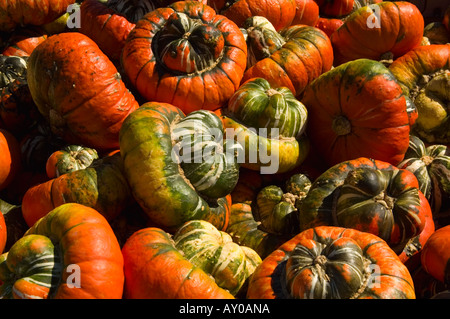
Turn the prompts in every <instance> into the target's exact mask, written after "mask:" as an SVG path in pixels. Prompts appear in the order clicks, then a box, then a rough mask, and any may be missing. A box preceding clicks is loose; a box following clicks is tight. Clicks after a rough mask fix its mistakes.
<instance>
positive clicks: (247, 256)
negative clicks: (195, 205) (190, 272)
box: [173, 220, 262, 295]
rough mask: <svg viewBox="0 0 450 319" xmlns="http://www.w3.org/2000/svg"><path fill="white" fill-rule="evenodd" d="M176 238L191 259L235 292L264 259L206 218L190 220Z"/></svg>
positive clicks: (188, 258)
mask: <svg viewBox="0 0 450 319" xmlns="http://www.w3.org/2000/svg"><path fill="white" fill-rule="evenodd" d="M173 240H174V242H175V247H176V248H177V249H178V250H180V251H182V252H183V254H184V256H185V258H186V259H187V260H189V261H190V262H191V263H192V264H193V265H194V266H196V267H199V268H200V269H203V271H205V272H206V273H208V274H210V275H211V276H213V277H214V280H215V282H216V283H217V285H218V286H219V287H221V288H223V289H226V290H228V291H229V292H230V293H231V294H232V295H236V294H237V293H238V292H239V290H240V289H241V288H242V287H243V286H244V284H245V282H246V280H247V279H248V278H249V277H250V276H251V275H252V273H253V271H254V270H255V268H256V267H257V266H258V265H259V264H260V263H261V261H262V260H261V257H260V256H259V255H258V254H257V253H256V252H255V251H254V250H253V249H251V248H249V247H246V246H240V245H238V244H236V243H235V242H233V240H232V238H231V236H230V235H229V234H228V233H226V232H224V231H220V230H218V229H217V228H216V227H214V226H213V225H212V224H211V223H209V222H207V221H204V220H191V221H188V222H186V223H185V224H183V225H182V226H181V227H180V228H179V229H178V230H177V232H176V233H175V234H174V236H173Z"/></svg>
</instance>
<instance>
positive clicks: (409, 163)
mask: <svg viewBox="0 0 450 319" xmlns="http://www.w3.org/2000/svg"><path fill="white" fill-rule="evenodd" d="M398 167H399V168H403V169H407V170H408V171H411V172H412V173H413V174H414V175H415V176H416V178H417V180H418V181H419V188H420V190H421V191H422V193H423V194H424V195H425V197H426V198H427V199H428V200H429V202H430V205H431V208H432V210H433V213H434V214H438V213H439V211H440V209H441V207H442V205H443V203H444V204H445V203H448V202H449V200H450V154H449V151H448V149H447V146H446V145H441V144H432V145H428V146H427V145H425V143H424V142H423V141H422V140H421V139H420V138H419V137H417V136H414V135H411V136H410V141H409V148H408V150H407V151H406V154H405V158H404V160H403V161H402V162H401V163H400V164H399V165H398Z"/></svg>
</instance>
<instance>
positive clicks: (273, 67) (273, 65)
mask: <svg viewBox="0 0 450 319" xmlns="http://www.w3.org/2000/svg"><path fill="white" fill-rule="evenodd" d="M255 22H256V21H255ZM248 27H251V25H249V26H248ZM248 27H247V29H248ZM264 27H266V26H264ZM279 36H281V38H283V39H284V43H283V44H282V45H281V47H278V48H277V49H276V47H274V49H275V50H273V52H271V53H270V55H269V56H267V57H263V58H262V59H261V60H258V61H256V63H254V64H253V65H251V66H249V68H247V70H246V71H245V73H244V75H243V77H242V81H247V80H249V79H251V78H254V77H262V78H265V79H267V80H268V81H269V83H270V84H271V85H272V86H274V87H287V88H288V89H289V90H291V91H292V93H293V94H294V96H295V97H301V95H302V93H303V91H304V90H305V88H306V87H307V86H308V84H309V83H311V82H312V81H313V80H314V79H316V78H317V77H319V76H320V75H321V74H322V73H325V72H327V71H329V70H330V69H331V67H332V66H333V56H334V55H333V47H332V46H331V41H330V39H329V38H328V36H327V35H326V34H325V33H324V32H323V31H322V30H320V29H318V28H316V27H313V26H309V25H302V24H296V25H291V26H289V27H287V28H285V29H282V30H280V31H279ZM267 39H270V40H274V38H273V37H267V38H265V37H263V38H260V39H258V40H257V41H255V42H253V46H255V45H256V46H264V45H263V44H262V42H263V41H264V40H267ZM280 44H281V43H280ZM278 46H279V45H278ZM252 50H253V49H252Z"/></svg>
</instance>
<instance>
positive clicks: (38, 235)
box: [0, 203, 125, 299]
mask: <svg viewBox="0 0 450 319" xmlns="http://www.w3.org/2000/svg"><path fill="white" fill-rule="evenodd" d="M30 263H31V264H32V265H33V266H32V267H30ZM124 278H125V276H124V271H123V256H122V253H121V250H120V246H119V242H118V241H117V238H116V236H115V234H114V232H113V230H112V228H111V226H110V225H109V223H108V222H107V221H106V219H105V218H104V217H103V216H102V215H100V214H99V213H98V212H97V211H96V210H94V209H92V208H89V207H86V206H83V205H80V204H75V203H69V204H65V205H62V206H59V207H57V208H55V209H54V210H52V211H51V212H50V213H49V214H48V215H46V216H45V217H43V218H42V219H40V220H39V221H38V222H36V223H35V224H34V225H33V226H32V227H31V228H30V229H28V230H27V232H26V233H25V234H24V236H23V237H22V238H20V239H19V240H17V241H16V242H15V243H14V244H13V245H12V247H11V248H10V249H9V251H8V252H6V253H4V254H3V255H2V256H1V257H0V283H1V284H0V296H1V297H2V298H19V299H21V298H23V299H91V298H94V299H121V298H122V293H123V285H124Z"/></svg>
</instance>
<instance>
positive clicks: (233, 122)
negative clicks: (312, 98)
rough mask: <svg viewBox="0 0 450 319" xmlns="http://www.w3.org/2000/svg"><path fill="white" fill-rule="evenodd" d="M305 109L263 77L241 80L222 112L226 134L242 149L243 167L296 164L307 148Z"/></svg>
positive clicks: (283, 168) (280, 168) (277, 169)
mask: <svg viewBox="0 0 450 319" xmlns="http://www.w3.org/2000/svg"><path fill="white" fill-rule="evenodd" d="M307 118H308V111H307V109H306V107H305V106H304V105H303V104H302V103H301V102H300V101H299V100H298V99H296V98H295V96H294V95H293V94H292V92H291V91H290V90H289V89H288V88H286V87H279V88H274V87H272V86H271V85H270V84H269V82H268V81H267V80H266V79H264V78H252V79H249V80H248V81H246V82H244V83H243V84H242V85H241V86H240V87H239V89H238V90H237V91H236V92H235V93H234V94H233V96H232V97H231V98H230V99H229V101H228V105H227V107H226V108H225V109H224V111H223V114H222V122H223V125H224V127H225V129H226V133H227V138H228V139H234V140H237V141H238V142H239V143H240V144H241V145H242V147H243V149H244V156H243V158H242V159H241V160H240V162H241V165H242V166H243V167H246V168H249V169H253V170H260V171H261V172H262V173H268V174H270V173H272V174H273V173H282V172H287V171H290V170H292V169H293V168H295V167H298V166H299V165H300V164H301V163H302V162H303V161H304V160H305V158H306V155H307V153H308V152H309V141H308V139H307V137H306V136H305V134H303V133H304V131H305V129H306V122H307Z"/></svg>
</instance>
